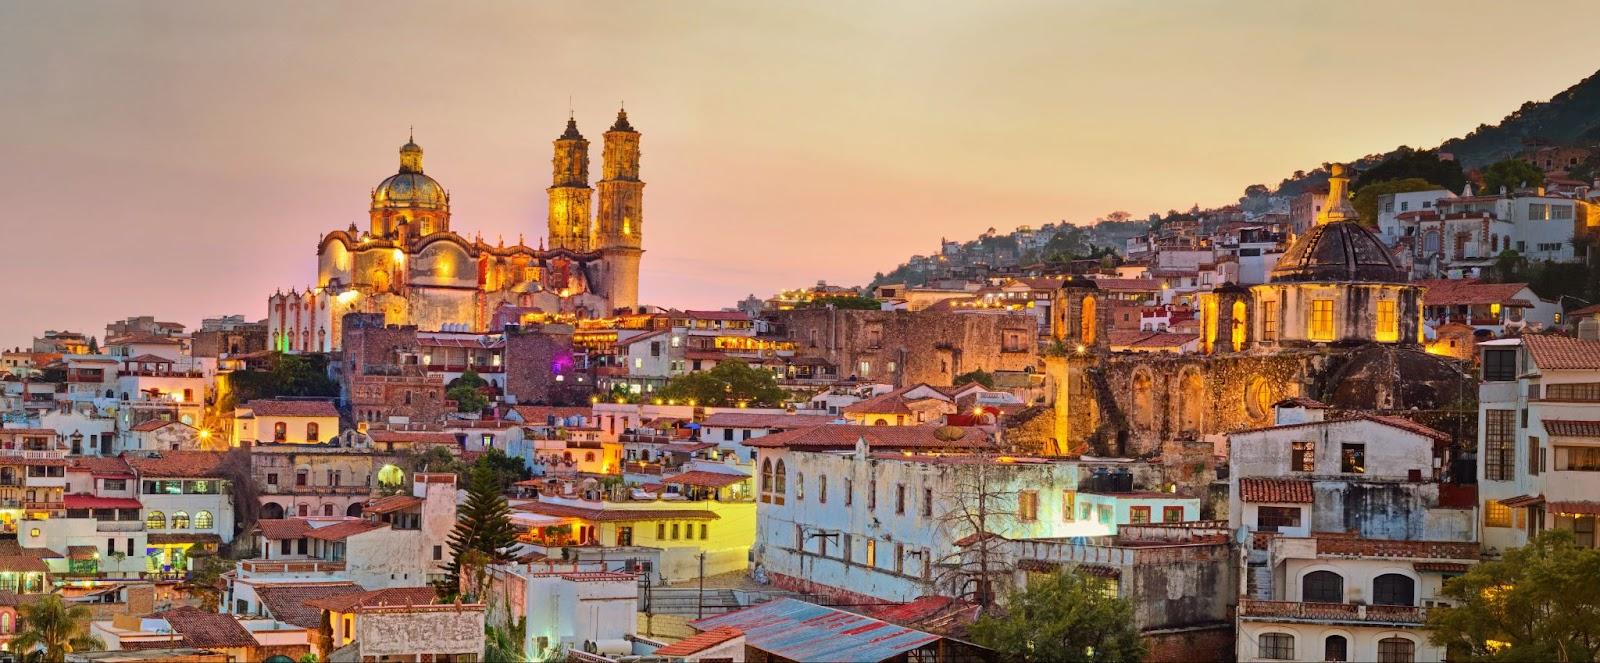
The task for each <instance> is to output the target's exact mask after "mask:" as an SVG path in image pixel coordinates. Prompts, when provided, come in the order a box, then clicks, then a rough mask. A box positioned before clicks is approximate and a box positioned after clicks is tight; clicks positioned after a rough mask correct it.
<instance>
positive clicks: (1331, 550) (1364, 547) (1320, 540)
mask: <svg viewBox="0 0 1600 663" xmlns="http://www.w3.org/2000/svg"><path fill="white" fill-rule="evenodd" d="M1316 541H1317V554H1318V555H1359V556H1361V557H1400V558H1412V559H1471V560H1475V559H1478V558H1479V556H1480V555H1481V554H1482V551H1481V550H1480V549H1479V548H1478V544H1476V543H1460V542H1456V541H1392V540H1386V539H1358V538H1354V537H1349V536H1320V535H1319V536H1317V537H1316Z"/></svg>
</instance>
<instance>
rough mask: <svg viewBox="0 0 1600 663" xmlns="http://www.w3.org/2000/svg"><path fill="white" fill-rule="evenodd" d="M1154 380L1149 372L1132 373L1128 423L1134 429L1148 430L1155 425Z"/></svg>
mask: <svg viewBox="0 0 1600 663" xmlns="http://www.w3.org/2000/svg"><path fill="white" fill-rule="evenodd" d="M1155 400H1156V399H1155V381H1154V380H1151V379H1150V373H1148V372H1146V371H1142V370H1141V371H1139V372H1137V373H1134V374H1133V407H1132V410H1133V411H1132V412H1130V413H1129V415H1131V416H1129V417H1128V420H1129V423H1132V424H1133V428H1134V430H1138V431H1150V430H1154V429H1155V427H1156V404H1155Z"/></svg>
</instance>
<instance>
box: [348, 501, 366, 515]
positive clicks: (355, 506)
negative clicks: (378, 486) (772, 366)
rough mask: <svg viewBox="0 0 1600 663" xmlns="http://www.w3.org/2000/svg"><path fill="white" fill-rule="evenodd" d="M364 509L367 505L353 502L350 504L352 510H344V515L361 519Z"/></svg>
mask: <svg viewBox="0 0 1600 663" xmlns="http://www.w3.org/2000/svg"><path fill="white" fill-rule="evenodd" d="M364 508H365V505H363V504H362V503H360V502H351V503H350V508H348V509H345V510H344V515H347V516H354V517H356V518H360V517H361V511H362V510H363V509H364Z"/></svg>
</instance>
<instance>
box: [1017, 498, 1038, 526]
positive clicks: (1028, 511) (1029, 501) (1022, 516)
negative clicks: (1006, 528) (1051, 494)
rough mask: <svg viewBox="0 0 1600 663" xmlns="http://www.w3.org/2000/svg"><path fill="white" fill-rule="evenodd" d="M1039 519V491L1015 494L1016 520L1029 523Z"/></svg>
mask: <svg viewBox="0 0 1600 663" xmlns="http://www.w3.org/2000/svg"><path fill="white" fill-rule="evenodd" d="M1038 519H1039V491H1037V490H1024V491H1022V492H1020V493H1017V520H1021V521H1023V522H1025V523H1031V522H1033V521H1035V520H1038Z"/></svg>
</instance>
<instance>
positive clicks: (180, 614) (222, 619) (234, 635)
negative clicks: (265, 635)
mask: <svg viewBox="0 0 1600 663" xmlns="http://www.w3.org/2000/svg"><path fill="white" fill-rule="evenodd" d="M151 617H153V618H155V619H164V620H166V621H167V623H168V624H171V625H172V630H173V631H176V632H177V633H178V634H179V635H182V636H183V641H184V644H187V645H188V646H190V647H254V646H256V644H257V643H256V639H255V636H253V635H250V631H249V630H248V629H246V628H245V627H243V626H241V625H240V624H239V620H237V619H234V618H233V615H225V614H222V613H217V612H212V611H210V610H203V609H200V608H196V607H194V606H188V605H186V606H181V607H177V608H173V609H171V610H166V611H162V612H158V613H155V614H153V615H151Z"/></svg>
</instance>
